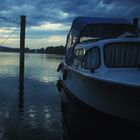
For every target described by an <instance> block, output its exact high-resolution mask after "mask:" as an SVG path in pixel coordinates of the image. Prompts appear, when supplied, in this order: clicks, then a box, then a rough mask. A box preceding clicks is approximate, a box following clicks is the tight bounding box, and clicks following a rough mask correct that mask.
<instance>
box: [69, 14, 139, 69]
mask: <svg viewBox="0 0 140 140" xmlns="http://www.w3.org/2000/svg"><path fill="white" fill-rule="evenodd" d="M139 37H140V30H139V29H138V28H137V27H136V25H134V24H132V23H130V22H128V21H126V20H124V19H116V18H92V17H78V18H76V19H75V20H74V21H73V23H72V26H71V29H70V32H69V34H68V36H67V43H66V48H67V49H66V64H67V65H73V66H75V67H81V68H84V69H92V68H94V69H96V68H98V67H99V66H100V65H101V57H102V58H103V57H104V64H105V65H106V67H138V66H139V64H140V39H138V40H137V41H136V40H135V41H136V42H135V41H133V38H139ZM116 38H124V39H122V40H121V41H122V42H120V41H115V42H113V41H112V42H106V41H107V40H111V39H116ZM126 38H127V39H129V40H131V42H130V41H127V40H126ZM124 40H125V41H124ZM103 41H104V42H106V44H105V43H101V42H103ZM134 42H135V43H134ZM91 44H92V45H91ZM132 48H133V49H132ZM83 56H84V57H83Z"/></svg>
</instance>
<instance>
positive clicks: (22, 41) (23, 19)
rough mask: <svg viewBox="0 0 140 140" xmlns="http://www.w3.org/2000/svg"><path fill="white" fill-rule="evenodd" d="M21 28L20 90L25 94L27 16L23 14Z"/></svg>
mask: <svg viewBox="0 0 140 140" xmlns="http://www.w3.org/2000/svg"><path fill="white" fill-rule="evenodd" d="M20 22H21V28H20V64H19V90H20V91H21V92H19V93H21V94H23V93H24V92H23V90H24V52H25V28H26V16H21V21H20Z"/></svg>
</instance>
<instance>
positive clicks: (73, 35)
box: [66, 30, 77, 65]
mask: <svg viewBox="0 0 140 140" xmlns="http://www.w3.org/2000/svg"><path fill="white" fill-rule="evenodd" d="M76 39H77V31H76V30H71V31H70V32H69V35H68V37H67V44H66V48H67V51H66V63H67V64H68V65H71V64H72V58H73V53H74V45H75V43H76V41H77V40H76Z"/></svg>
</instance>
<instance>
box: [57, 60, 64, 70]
mask: <svg viewBox="0 0 140 140" xmlns="http://www.w3.org/2000/svg"><path fill="white" fill-rule="evenodd" d="M62 66H63V62H62V63H60V64H59V66H58V68H57V72H59V71H60V69H61V68H62Z"/></svg>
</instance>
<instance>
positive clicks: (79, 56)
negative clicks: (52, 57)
mask: <svg viewBox="0 0 140 140" xmlns="http://www.w3.org/2000/svg"><path fill="white" fill-rule="evenodd" d="M83 54H84V49H77V50H76V51H75V54H74V61H73V65H74V66H77V67H78V66H80V64H81V60H82V57H83Z"/></svg>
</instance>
